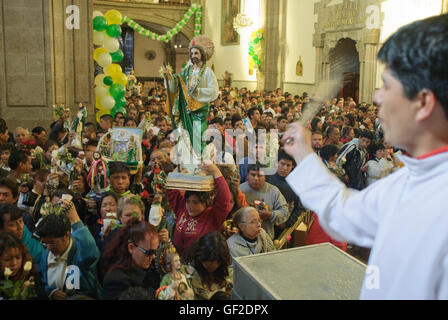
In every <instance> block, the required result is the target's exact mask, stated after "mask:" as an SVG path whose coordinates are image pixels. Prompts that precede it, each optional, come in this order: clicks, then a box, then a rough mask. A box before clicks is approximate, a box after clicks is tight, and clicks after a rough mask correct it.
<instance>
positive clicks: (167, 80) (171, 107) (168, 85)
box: [163, 61, 176, 130]
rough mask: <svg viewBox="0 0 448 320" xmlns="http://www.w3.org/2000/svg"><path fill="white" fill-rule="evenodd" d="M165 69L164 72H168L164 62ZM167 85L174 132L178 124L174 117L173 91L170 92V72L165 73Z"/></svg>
mask: <svg viewBox="0 0 448 320" xmlns="http://www.w3.org/2000/svg"><path fill="white" fill-rule="evenodd" d="M163 68H164V71H168V69H167V67H166V63H165V61H164V62H163ZM165 84H166V93H167V95H168V106H169V107H170V116H171V123H172V125H173V130H176V123H175V122H174V115H173V112H174V109H173V102H172V101H171V91H170V82H169V79H168V72H165Z"/></svg>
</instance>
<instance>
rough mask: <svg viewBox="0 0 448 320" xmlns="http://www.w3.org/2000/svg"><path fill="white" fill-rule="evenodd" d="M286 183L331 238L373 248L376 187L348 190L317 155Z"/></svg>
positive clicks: (377, 213)
mask: <svg viewBox="0 0 448 320" xmlns="http://www.w3.org/2000/svg"><path fill="white" fill-rule="evenodd" d="M286 181H287V182H288V184H289V185H290V186H291V188H292V189H293V190H294V192H295V193H296V194H297V195H298V196H299V197H300V200H301V201H302V204H303V205H304V207H306V208H309V209H310V210H312V211H314V212H315V213H316V214H317V215H318V217H319V223H320V224H321V225H322V228H323V229H324V230H325V232H327V233H328V235H329V236H330V237H332V238H334V239H335V240H337V241H349V242H351V243H354V244H356V245H359V246H362V247H372V245H373V242H374V238H375V234H376V231H377V229H378V221H379V219H380V217H379V212H380V211H381V210H375V209H376V207H377V205H376V203H378V202H377V200H376V199H378V192H377V191H378V188H377V186H375V185H372V186H371V187H369V188H367V189H365V190H363V191H358V190H354V189H349V188H347V187H346V186H345V185H344V184H343V183H342V182H341V181H340V180H339V179H338V178H336V177H335V176H334V175H332V174H331V173H330V171H329V170H328V169H327V168H326V167H325V165H324V164H323V163H322V161H321V160H320V159H319V157H318V156H317V155H316V154H315V153H313V154H311V155H309V156H308V157H306V158H305V159H304V160H303V161H302V162H301V163H300V164H299V165H298V166H297V167H296V168H295V169H294V171H293V172H291V173H290V174H289V176H288V177H287V178H286Z"/></svg>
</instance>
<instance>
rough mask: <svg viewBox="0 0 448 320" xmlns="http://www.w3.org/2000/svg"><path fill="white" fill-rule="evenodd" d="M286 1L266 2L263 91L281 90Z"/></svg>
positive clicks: (272, 0) (267, 0)
mask: <svg viewBox="0 0 448 320" xmlns="http://www.w3.org/2000/svg"><path fill="white" fill-rule="evenodd" d="M285 36H286V1H285V0H266V15H265V38H266V45H265V46H266V49H265V63H264V65H265V67H264V68H265V71H264V89H265V90H268V91H270V90H275V89H276V88H282V87H283V82H284V77H285V70H284V65H285V61H284V59H285V47H286V45H281V44H282V43H285Z"/></svg>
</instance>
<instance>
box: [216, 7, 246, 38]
mask: <svg viewBox="0 0 448 320" xmlns="http://www.w3.org/2000/svg"><path fill="white" fill-rule="evenodd" d="M221 1H222V9H221V45H223V46H236V45H239V44H240V35H239V34H238V32H236V31H235V29H234V28H233V19H234V18H235V17H236V16H237V15H238V13H240V9H241V0H221Z"/></svg>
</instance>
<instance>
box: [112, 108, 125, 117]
mask: <svg viewBox="0 0 448 320" xmlns="http://www.w3.org/2000/svg"><path fill="white" fill-rule="evenodd" d="M117 113H122V114H123V115H124V116H125V117H126V116H127V112H126V108H124V107H118V106H117V105H115V107H113V109H112V110H111V111H110V115H111V116H112V117H114V118H115V116H116V114H117Z"/></svg>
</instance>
